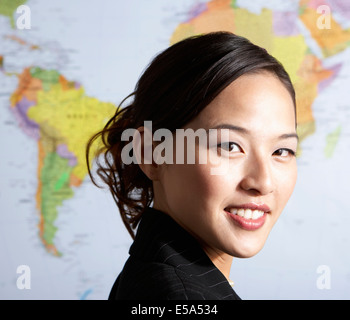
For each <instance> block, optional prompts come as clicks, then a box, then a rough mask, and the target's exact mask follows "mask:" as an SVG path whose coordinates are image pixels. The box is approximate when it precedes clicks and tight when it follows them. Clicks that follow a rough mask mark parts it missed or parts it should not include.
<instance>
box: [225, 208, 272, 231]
mask: <svg viewBox="0 0 350 320" xmlns="http://www.w3.org/2000/svg"><path fill="white" fill-rule="evenodd" d="M225 212H226V213H227V214H228V215H229V216H230V217H231V218H232V220H233V221H234V222H236V224H237V225H238V226H239V227H241V228H242V229H244V230H249V231H253V230H257V229H259V228H261V227H262V226H263V225H264V223H265V220H266V216H267V213H269V212H270V208H269V207H268V206H267V205H265V204H255V203H247V204H242V205H239V206H232V207H227V208H225Z"/></svg>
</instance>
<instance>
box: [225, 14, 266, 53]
mask: <svg viewBox="0 0 350 320" xmlns="http://www.w3.org/2000/svg"><path fill="white" fill-rule="evenodd" d="M234 21H235V25H236V33H237V34H239V35H240V36H243V37H245V38H247V39H249V40H250V41H251V42H253V43H255V44H257V45H258V46H261V47H263V48H265V49H266V50H268V51H270V50H271V49H272V46H273V44H272V11H271V10H268V9H263V10H261V13H260V14H255V13H252V12H250V11H248V10H247V9H241V8H236V9H234ZM228 31H232V30H228Z"/></svg>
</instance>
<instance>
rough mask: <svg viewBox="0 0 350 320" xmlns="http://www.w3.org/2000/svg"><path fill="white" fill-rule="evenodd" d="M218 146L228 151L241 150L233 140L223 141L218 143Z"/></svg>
mask: <svg viewBox="0 0 350 320" xmlns="http://www.w3.org/2000/svg"><path fill="white" fill-rule="evenodd" d="M218 148H220V149H222V150H225V151H228V152H241V151H242V149H241V148H240V146H239V145H238V144H236V143H234V142H223V143H220V144H218Z"/></svg>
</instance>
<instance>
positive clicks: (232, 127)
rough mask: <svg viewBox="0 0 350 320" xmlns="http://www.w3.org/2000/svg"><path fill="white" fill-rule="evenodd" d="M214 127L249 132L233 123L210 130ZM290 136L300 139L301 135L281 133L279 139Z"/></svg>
mask: <svg viewBox="0 0 350 320" xmlns="http://www.w3.org/2000/svg"><path fill="white" fill-rule="evenodd" d="M212 129H229V130H233V131H238V132H241V133H243V134H249V130H247V129H245V128H242V127H239V126H235V125H232V124H227V123H223V124H219V125H217V126H215V127H213V128H210V129H209V130H212ZM207 131H208V130H207ZM290 138H295V139H297V140H298V141H299V136H298V134H297V133H295V132H292V133H285V134H281V135H280V136H279V137H278V139H279V140H284V139H290Z"/></svg>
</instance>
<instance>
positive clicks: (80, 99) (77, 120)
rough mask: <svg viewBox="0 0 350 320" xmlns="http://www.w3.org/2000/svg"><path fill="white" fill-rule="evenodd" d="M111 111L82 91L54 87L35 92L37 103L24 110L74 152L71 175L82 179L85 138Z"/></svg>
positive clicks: (107, 104) (107, 117) (93, 131)
mask: <svg viewBox="0 0 350 320" xmlns="http://www.w3.org/2000/svg"><path fill="white" fill-rule="evenodd" d="M114 112H115V105H114V104H112V103H107V102H101V101H99V100H98V99H96V98H92V97H88V96H86V95H85V92H84V89H83V88H82V87H81V88H78V89H76V88H74V89H71V90H67V89H64V88H62V86H61V84H56V85H53V86H52V87H51V89H50V90H48V91H39V92H38V93H37V104H36V105H35V106H32V107H31V108H29V110H28V117H29V118H30V119H32V120H34V121H35V122H36V123H38V124H39V125H40V127H41V128H47V130H46V132H47V134H50V135H51V137H52V139H61V140H62V142H64V143H65V144H66V145H67V147H68V150H70V151H71V152H72V153H74V155H75V157H76V158H77V164H76V166H75V167H74V168H73V171H72V174H73V175H74V176H75V177H76V178H78V179H81V180H82V179H83V178H84V177H85V176H86V174H87V168H86V163H85V148H86V142H87V139H88V138H89V137H91V136H92V134H94V133H95V132H97V131H98V130H99V129H101V125H102V124H104V123H106V122H107V121H108V119H109V118H110V117H111V116H112V115H113V113H114Z"/></svg>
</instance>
